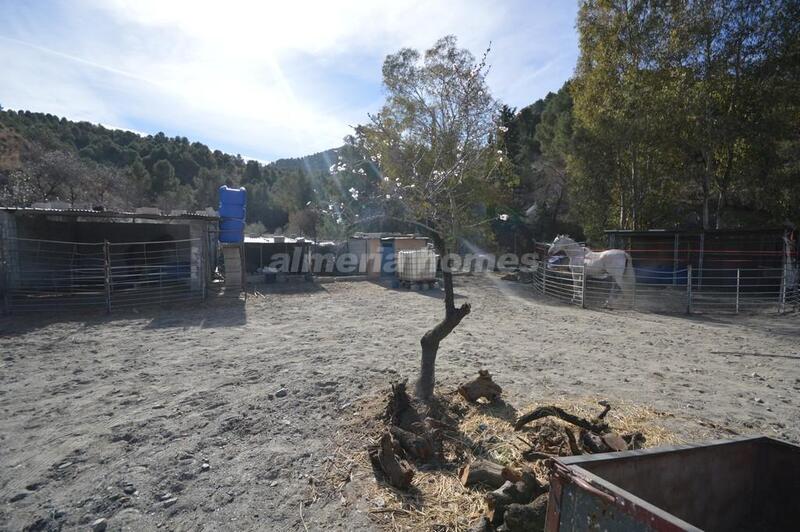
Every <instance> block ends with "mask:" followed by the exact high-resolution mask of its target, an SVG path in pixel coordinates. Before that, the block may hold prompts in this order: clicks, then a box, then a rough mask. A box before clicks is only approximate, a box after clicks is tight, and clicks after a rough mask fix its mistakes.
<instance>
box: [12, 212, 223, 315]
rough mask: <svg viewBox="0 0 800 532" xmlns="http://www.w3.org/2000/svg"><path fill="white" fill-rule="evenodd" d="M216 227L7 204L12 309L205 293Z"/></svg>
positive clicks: (206, 222)
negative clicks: (19, 206) (13, 207)
mask: <svg viewBox="0 0 800 532" xmlns="http://www.w3.org/2000/svg"><path fill="white" fill-rule="evenodd" d="M215 227H216V221H215V219H214V218H212V217H206V216H193V215H176V216H164V215H138V214H135V213H114V212H107V211H98V212H92V211H81V210H56V209H3V210H2V211H0V235H1V236H2V245H0V253H1V255H2V270H3V271H2V292H3V296H4V297H3V299H4V302H5V307H6V308H7V309H9V310H13V309H15V308H16V309H19V310H24V309H28V308H34V307H37V308H38V307H41V306H43V305H54V304H58V305H59V306H60V307H63V306H65V305H69V304H73V305H80V306H92V305H98V306H105V307H106V308H110V307H111V306H112V303H118V304H134V303H147V302H152V301H155V299H158V300H159V301H164V300H169V299H174V298H175V297H177V296H178V295H181V296H183V295H187V294H189V293H191V294H201V293H202V290H203V289H204V286H205V282H206V277H207V272H208V271H210V269H211V268H212V267H213V264H209V263H213V261H210V260H209V256H213V249H214V248H215V246H216V230H215ZM151 293H152V294H151ZM153 294H154V295H153Z"/></svg>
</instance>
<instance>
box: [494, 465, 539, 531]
mask: <svg viewBox="0 0 800 532" xmlns="http://www.w3.org/2000/svg"><path fill="white" fill-rule="evenodd" d="M521 476H522V478H521V480H519V481H517V482H511V481H508V480H507V481H506V482H505V483H504V484H503V485H502V486H500V487H499V488H497V489H496V490H494V491H490V492H489V493H487V494H486V495H485V496H484V501H485V502H486V508H487V510H488V511H487V512H486V514H487V516H488V517H489V519H490V520H491V521H492V524H494V525H495V526H497V525H499V524H501V523H502V522H503V518H504V515H505V511H506V508H507V507H508V505H510V504H513V503H519V504H527V503H529V502H531V501H533V499H535V498H536V497H537V496H538V495H540V494H542V493H543V492H544V491H545V488H544V487H543V486H542V485H541V484H540V483H539V481H538V480H537V478H536V475H535V474H534V473H533V471H531V470H524V471H523V472H522V475H521Z"/></svg>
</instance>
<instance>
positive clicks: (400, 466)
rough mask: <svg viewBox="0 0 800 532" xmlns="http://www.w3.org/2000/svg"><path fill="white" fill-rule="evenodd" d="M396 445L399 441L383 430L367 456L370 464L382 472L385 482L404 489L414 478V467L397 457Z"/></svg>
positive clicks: (397, 445)
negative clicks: (379, 438)
mask: <svg viewBox="0 0 800 532" xmlns="http://www.w3.org/2000/svg"><path fill="white" fill-rule="evenodd" d="M396 447H400V444H399V442H397V440H395V439H394V438H393V437H392V435H391V433H389V432H384V433H383V436H381V440H380V443H379V444H378V445H377V446H376V447H373V448H371V449H370V450H369V457H370V460H371V461H372V465H373V466H374V467H376V468H377V469H380V471H382V472H383V475H384V477H385V479H386V482H388V483H389V484H391V485H392V486H394V487H395V488H397V489H400V490H405V489H408V487H409V486H410V485H411V481H412V480H413V479H414V468H413V467H411V465H409V463H408V462H406V461H405V460H403V459H401V458H398V457H397V455H396V454H395V448H396Z"/></svg>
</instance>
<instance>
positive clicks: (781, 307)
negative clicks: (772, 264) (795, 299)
mask: <svg viewBox="0 0 800 532" xmlns="http://www.w3.org/2000/svg"><path fill="white" fill-rule="evenodd" d="M784 312H786V267H785V266H784V267H783V268H782V269H781V292H780V295H779V296H778V313H779V314H783V313H784Z"/></svg>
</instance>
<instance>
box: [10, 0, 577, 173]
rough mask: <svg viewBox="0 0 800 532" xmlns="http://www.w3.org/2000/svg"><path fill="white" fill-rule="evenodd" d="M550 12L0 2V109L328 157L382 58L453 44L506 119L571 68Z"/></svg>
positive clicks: (372, 84)
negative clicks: (485, 66)
mask: <svg viewBox="0 0 800 532" xmlns="http://www.w3.org/2000/svg"><path fill="white" fill-rule="evenodd" d="M576 12H577V4H576V3H575V2H573V1H571V0H562V1H556V0H554V1H544V0H542V1H535V0H529V1H521V0H520V1H507V2H501V1H494V2H492V1H489V0H486V1H479V0H475V1H470V0H464V1H459V2H455V1H452V2H446V1H442V2H439V1H436V0H428V1H425V0H422V1H403V0H394V1H383V0H372V1H361V2H355V1H352V2H351V1H347V0H327V1H303V0H293V1H261V2H237V1H225V2H220V1H217V2H204V1H198V0H195V1H181V0H174V1H169V0H161V1H160V0H138V1H135V2H133V1H128V2H123V1H118V0H72V1H59V0H41V1H30V2H28V1H20V0H0V14H1V15H2V16H0V65H2V72H3V74H2V76H0V105H2V106H3V107H5V108H9V109H29V110H32V111H41V112H49V113H53V114H56V115H59V116H66V117H67V118H70V119H72V120H87V121H90V122H95V123H101V124H104V125H106V126H109V127H116V128H124V129H130V130H133V131H137V132H140V133H144V134H151V133H156V132H158V131H163V132H164V133H166V134H167V135H170V136H174V135H181V136H185V137H188V138H189V139H190V140H199V141H201V142H204V143H206V144H208V145H209V146H210V147H211V148H213V149H221V150H223V151H228V152H231V153H240V154H242V156H244V157H248V158H254V159H259V160H262V161H270V160H274V159H277V158H281V157H292V156H299V155H306V154H309V153H313V152H317V151H321V150H324V149H327V148H330V147H335V146H338V145H340V144H341V140H342V138H343V137H344V136H345V135H347V134H348V133H350V132H351V129H350V126H353V125H356V124H358V123H360V122H363V121H365V119H366V115H367V113H368V112H372V111H375V110H377V109H378V108H379V107H380V104H381V102H382V101H383V92H382V89H381V63H382V61H383V58H384V57H385V56H386V54H388V53H392V52H395V51H397V50H398V49H400V48H402V47H405V46H410V47H414V48H418V49H424V48H426V47H429V46H430V45H431V44H432V43H433V42H434V41H435V40H436V39H437V38H439V37H441V36H443V35H446V34H454V35H456V36H457V37H458V39H459V43H460V45H461V46H463V47H466V48H469V49H470V50H472V51H473V53H475V54H476V55H479V54H480V53H481V52H482V51H483V50H484V49H485V48H486V46H487V45H488V44H489V42H490V41H491V43H492V53H491V55H490V58H489V60H490V63H491V65H492V70H491V73H490V75H489V85H490V87H491V90H492V93H493V95H494V96H495V97H496V98H498V99H499V100H500V101H502V102H503V103H507V104H509V105H511V106H515V107H521V106H524V105H527V104H529V103H531V102H533V101H534V100H536V99H538V98H541V97H543V96H544V95H545V94H547V92H548V91H555V90H557V89H558V88H559V87H560V86H561V84H562V83H563V82H564V81H565V80H566V79H568V78H569V77H570V76H571V75H572V72H573V68H574V65H575V61H576V59H577V55H578V43H577V35H576V33H575V28H574V26H575V15H576Z"/></svg>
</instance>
